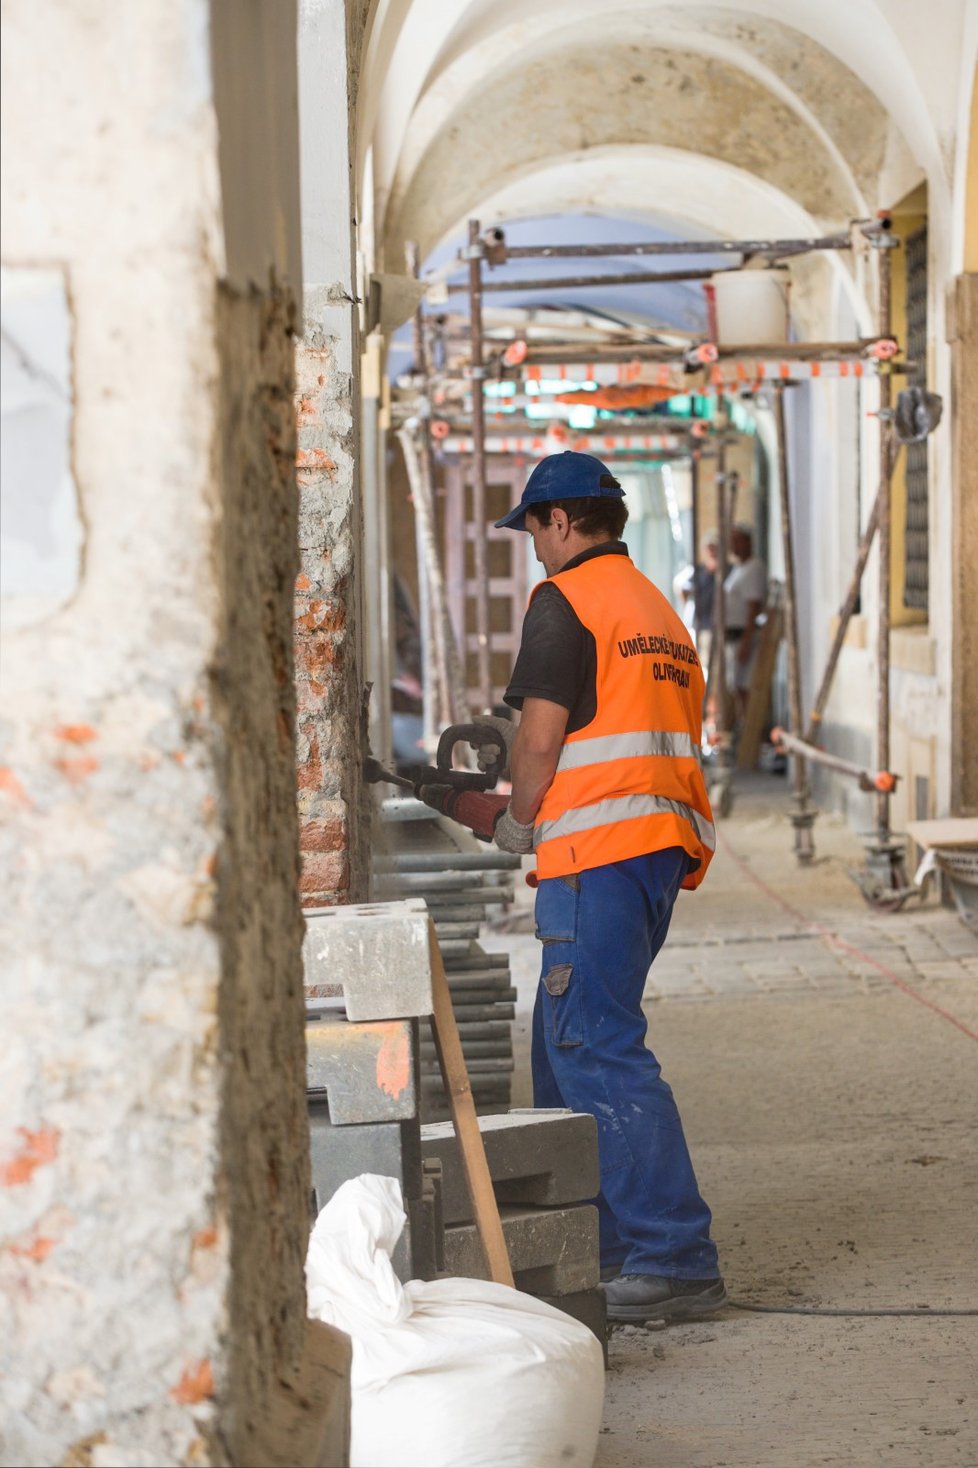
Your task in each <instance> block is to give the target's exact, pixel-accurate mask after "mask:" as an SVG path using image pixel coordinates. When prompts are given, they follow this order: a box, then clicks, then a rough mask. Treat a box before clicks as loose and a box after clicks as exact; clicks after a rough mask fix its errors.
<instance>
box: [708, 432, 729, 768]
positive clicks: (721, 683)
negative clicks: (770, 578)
mask: <svg viewBox="0 0 978 1468" xmlns="http://www.w3.org/2000/svg"><path fill="white" fill-rule="evenodd" d="M716 487H717V572H716V583H715V586H714V591H713V642H714V646H715V652H714V655H713V657H712V658H711V662H712V663H713V671H714V682H715V687H714V690H713V699H714V728H715V730H716V733H717V735H722V736H724V738H725V737H726V734H727V732H728V730H727V591H726V587H725V586H724V582H725V581H726V579H727V556H728V555H729V553H730V527H729V522H728V516H727V446H726V444H725V443H724V442H722V441H721V443H720V454H719V461H718V463H717V473H716ZM720 753H722V750H721V751H720ZM719 757H720V756H719V754H718V758H719Z"/></svg>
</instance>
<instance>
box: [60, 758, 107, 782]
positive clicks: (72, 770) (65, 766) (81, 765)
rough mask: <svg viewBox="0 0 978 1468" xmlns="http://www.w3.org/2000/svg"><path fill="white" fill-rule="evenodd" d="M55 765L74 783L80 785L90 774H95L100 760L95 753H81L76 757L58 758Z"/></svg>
mask: <svg viewBox="0 0 978 1468" xmlns="http://www.w3.org/2000/svg"><path fill="white" fill-rule="evenodd" d="M54 767H55V769H56V770H60V771H61V773H62V775H64V777H65V779H66V780H70V781H71V783H72V785H80V784H81V783H82V781H83V780H87V779H88V777H89V775H94V773H95V771H96V770H97V769H98V760H97V759H96V758H95V756H94V755H93V754H80V755H78V757H77V758H76V759H56V760H55V762H54Z"/></svg>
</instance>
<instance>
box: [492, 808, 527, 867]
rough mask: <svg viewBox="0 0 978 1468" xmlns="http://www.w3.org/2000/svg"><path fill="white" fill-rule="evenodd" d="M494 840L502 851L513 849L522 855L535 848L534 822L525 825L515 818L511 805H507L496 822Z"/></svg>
mask: <svg viewBox="0 0 978 1468" xmlns="http://www.w3.org/2000/svg"><path fill="white" fill-rule="evenodd" d="M493 840H494V841H495V843H496V845H497V846H498V847H499V849H500V851H513V852H516V853H517V854H518V855H520V856H525V855H526V854H527V852H530V851H532V850H533V822H532V821H530V822H529V824H528V825H526V826H524V825H523V823H522V821H517V820H514V819H513V815H512V813H511V810H510V807H509V806H508V805H507V807H506V809H505V810H504V811H503V813H502V815H501V816H500V817H499V819H498V821H497V822H496V828H495V830H494V832H493Z"/></svg>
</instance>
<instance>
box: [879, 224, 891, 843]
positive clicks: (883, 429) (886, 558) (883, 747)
mask: <svg viewBox="0 0 978 1468" xmlns="http://www.w3.org/2000/svg"><path fill="white" fill-rule="evenodd" d="M879 262H880V308H879V330H880V334H881V335H882V334H883V333H884V332H885V333H886V334H887V335H889V332H890V294H891V293H890V281H891V269H890V252H889V250H888V249H882V250H880V251H879ZM892 399H893V392H892V383H891V381H890V377H889V374H888V373H886V372H883V373H881V374H880V420H879V421H880V492H879V541H880V566H879V601H880V605H879V629H878V631H879V636H878V643H877V659H878V672H879V702H878V718H877V734H876V764H877V766H878V768H879V769H881V770H888V769H889V768H890V532H891V520H892V505H891V501H890V485H891V480H892V471H893V463H892V459H891V456H890V444H889V438H890V433H891V432H892V429H891V427H890V409H891V403H892ZM876 828H877V836H878V838H879V841H880V842H881V843H883V842H886V841H889V839H890V796H889V793H888V792H885V791H881V792H880V793H879V794H878V795H877V797H876Z"/></svg>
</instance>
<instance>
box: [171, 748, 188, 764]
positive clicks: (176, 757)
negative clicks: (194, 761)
mask: <svg viewBox="0 0 978 1468" xmlns="http://www.w3.org/2000/svg"><path fill="white" fill-rule="evenodd" d="M170 758H171V759H172V760H173V762H174V763H175V764H178V765H183V764H186V762H187V751H186V750H185V749H175V750H173V752H172V753H171V755H170Z"/></svg>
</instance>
